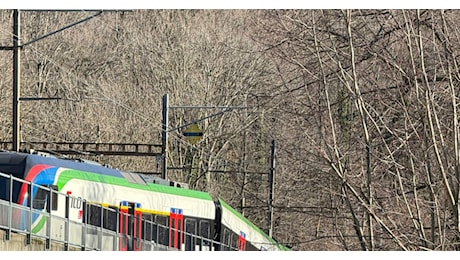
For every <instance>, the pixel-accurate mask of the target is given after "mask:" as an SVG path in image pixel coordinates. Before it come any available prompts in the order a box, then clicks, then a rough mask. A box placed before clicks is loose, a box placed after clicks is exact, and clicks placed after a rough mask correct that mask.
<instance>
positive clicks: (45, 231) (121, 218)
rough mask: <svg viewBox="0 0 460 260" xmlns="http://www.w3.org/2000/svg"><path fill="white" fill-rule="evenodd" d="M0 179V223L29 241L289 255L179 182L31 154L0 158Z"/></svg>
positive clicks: (242, 219)
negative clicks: (3, 207) (2, 209)
mask: <svg viewBox="0 0 460 260" xmlns="http://www.w3.org/2000/svg"><path fill="white" fill-rule="evenodd" d="M0 173H3V175H2V176H10V178H9V179H8V178H0V200H3V201H9V202H10V204H11V205H17V207H15V209H13V210H11V212H9V214H11V216H10V217H9V218H8V217H7V216H5V213H4V214H3V215H1V214H0V224H1V220H2V219H3V220H5V219H7V218H8V220H9V221H10V222H11V223H10V224H11V225H12V226H13V227H14V229H15V230H30V231H31V233H33V234H34V235H36V236H45V237H46V236H48V237H49V236H51V237H52V238H55V239H59V238H61V239H62V240H63V241H67V242H68V243H70V244H75V245H83V248H84V247H85V246H87V247H89V248H100V249H101V250H104V248H108V249H107V250H120V251H131V250H132V251H140V250H151V249H150V248H151V247H148V245H152V244H154V245H157V247H156V248H157V249H158V248H160V247H161V248H164V249H163V250H184V251H198V250H200V251H222V250H241V251H246V250H247V251H254V250H261V251H265V250H267V251H284V250H289V249H288V248H287V247H285V246H283V245H281V244H279V243H278V242H277V241H275V240H274V239H273V238H271V237H269V236H268V235H267V234H265V233H264V232H263V231H261V230H260V229H259V228H258V227H257V226H255V225H254V224H253V223H251V222H250V221H249V220H248V219H247V218H245V217H244V216H242V215H241V214H240V213H239V212H238V211H236V210H235V209H233V208H232V207H231V206H229V205H228V204H227V203H225V201H224V200H222V199H221V198H217V199H215V200H214V199H213V198H212V197H211V196H210V195H209V194H208V193H206V192H202V191H196V190H190V189H188V188H187V187H184V185H181V184H179V183H174V182H170V181H167V180H162V179H159V178H153V177H151V176H148V175H144V174H136V173H132V172H127V171H122V170H118V169H115V168H111V167H107V166H103V165H101V164H98V163H95V162H91V161H84V160H75V159H65V158H58V157H56V156H53V155H50V154H46V153H38V152H11V151H2V152H0ZM19 180H22V181H19ZM26 209H29V210H26ZM95 244H96V245H99V247H98V246H90V245H95ZM100 245H105V246H102V247H101V246H100ZM107 245H110V246H109V247H106V246H107ZM86 250H87V249H86Z"/></svg>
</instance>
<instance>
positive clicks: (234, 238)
mask: <svg viewBox="0 0 460 260" xmlns="http://www.w3.org/2000/svg"><path fill="white" fill-rule="evenodd" d="M238 239H239V237H238V236H237V235H236V234H235V233H233V232H232V236H231V237H230V247H231V250H237V249H238Z"/></svg>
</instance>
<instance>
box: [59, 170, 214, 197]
mask: <svg viewBox="0 0 460 260" xmlns="http://www.w3.org/2000/svg"><path fill="white" fill-rule="evenodd" d="M72 179H79V180H86V181H91V182H97V183H105V184H111V185H117V186H122V187H129V188H132V189H136V190H146V191H153V192H159V193H164V194H171V195H178V196H184V197H190V198H195V199H202V200H209V201H212V198H211V196H210V195H209V194H208V193H205V192H201V191H196V190H188V189H182V188H175V187H170V186H165V185H159V184H154V183H148V184H147V185H141V184H136V183H131V182H129V181H127V180H126V179H125V178H120V177H114V176H109V175H101V174H97V173H91V172H85V171H78V170H73V169H64V170H63V171H62V172H61V174H60V175H59V178H58V181H57V186H58V190H61V189H62V187H64V185H65V184H66V183H67V182H69V181H70V180H72Z"/></svg>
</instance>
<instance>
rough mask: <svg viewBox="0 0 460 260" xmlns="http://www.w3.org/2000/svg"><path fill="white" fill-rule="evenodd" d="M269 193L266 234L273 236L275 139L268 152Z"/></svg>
mask: <svg viewBox="0 0 460 260" xmlns="http://www.w3.org/2000/svg"><path fill="white" fill-rule="evenodd" d="M268 183H269V186H270V193H269V198H268V236H270V237H272V236H273V193H274V192H273V190H274V188H275V140H272V145H271V153H270V173H269V175H268Z"/></svg>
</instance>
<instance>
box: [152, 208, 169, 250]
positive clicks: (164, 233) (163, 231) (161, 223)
mask: <svg viewBox="0 0 460 260" xmlns="http://www.w3.org/2000/svg"><path fill="white" fill-rule="evenodd" d="M155 222H156V223H158V226H157V228H158V229H157V232H158V243H159V244H162V245H166V246H167V245H169V223H168V218H167V217H165V216H159V215H157V216H155Z"/></svg>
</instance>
